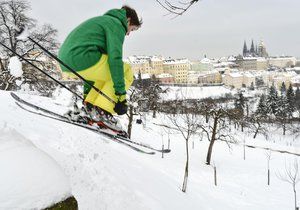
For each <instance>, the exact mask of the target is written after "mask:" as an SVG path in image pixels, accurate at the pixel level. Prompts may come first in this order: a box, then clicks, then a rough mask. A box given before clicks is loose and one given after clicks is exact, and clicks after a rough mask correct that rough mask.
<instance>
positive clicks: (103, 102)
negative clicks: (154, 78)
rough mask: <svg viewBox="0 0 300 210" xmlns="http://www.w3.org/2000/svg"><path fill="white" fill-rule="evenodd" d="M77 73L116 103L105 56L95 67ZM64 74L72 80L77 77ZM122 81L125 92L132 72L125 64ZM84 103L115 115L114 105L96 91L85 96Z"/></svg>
mask: <svg viewBox="0 0 300 210" xmlns="http://www.w3.org/2000/svg"><path fill="white" fill-rule="evenodd" d="M77 73H78V74H79V75H80V76H82V77H83V78H84V79H86V80H89V81H92V82H94V86H95V87H96V88H98V89H99V90H101V91H102V92H103V93H104V94H105V95H107V96H108V97H109V98H111V99H112V100H114V101H115V102H117V100H118V97H117V96H116V95H115V90H114V87H113V85H114V83H113V81H112V78H111V74H110V69H109V64H108V56H107V55H105V54H102V56H101V59H100V60H99V61H98V62H97V63H96V64H95V65H93V66H91V67H90V68H87V69H85V70H82V71H77ZM64 74H67V75H68V76H69V77H72V78H77V76H76V75H74V74H73V73H72V72H64ZM124 80H125V89H126V91H127V90H128V89H129V87H130V86H131V84H132V82H133V72H132V70H131V67H130V65H129V64H126V63H124ZM85 101H86V102H89V103H91V104H93V105H94V106H98V107H100V108H101V109H104V110H105V111H107V112H110V113H112V114H115V111H114V107H115V104H113V103H112V102H111V101H109V100H108V99H106V98H105V97H104V96H102V95H100V94H99V93H97V91H96V90H94V89H93V88H92V89H91V90H90V91H89V93H88V94H87V96H86V98H85Z"/></svg>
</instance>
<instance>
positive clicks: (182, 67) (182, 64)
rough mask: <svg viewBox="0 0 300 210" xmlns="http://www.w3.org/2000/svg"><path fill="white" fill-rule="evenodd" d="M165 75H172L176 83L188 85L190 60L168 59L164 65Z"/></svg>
mask: <svg viewBox="0 0 300 210" xmlns="http://www.w3.org/2000/svg"><path fill="white" fill-rule="evenodd" d="M163 68H164V73H168V74H171V75H172V76H173V77H174V78H175V83H187V79H188V72H189V70H190V62H189V60H188V59H166V60H164V63H163Z"/></svg>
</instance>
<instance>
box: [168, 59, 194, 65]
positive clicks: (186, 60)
mask: <svg viewBox="0 0 300 210" xmlns="http://www.w3.org/2000/svg"><path fill="white" fill-rule="evenodd" d="M187 63H189V60H188V59H186V58H183V59H167V60H164V64H166V65H168V64H187Z"/></svg>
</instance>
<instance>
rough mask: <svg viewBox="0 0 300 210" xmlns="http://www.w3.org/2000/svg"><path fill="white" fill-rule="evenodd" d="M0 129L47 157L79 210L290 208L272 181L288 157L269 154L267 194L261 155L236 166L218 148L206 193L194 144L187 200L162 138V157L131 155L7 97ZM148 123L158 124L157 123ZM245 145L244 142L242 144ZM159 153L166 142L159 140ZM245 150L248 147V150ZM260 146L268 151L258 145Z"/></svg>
mask: <svg viewBox="0 0 300 210" xmlns="http://www.w3.org/2000/svg"><path fill="white" fill-rule="evenodd" d="M19 95H20V96H21V97H23V98H24V99H27V100H31V101H35V102H36V104H39V105H43V106H45V107H49V108H52V109H56V111H58V112H60V113H63V112H64V111H65V110H67V109H66V107H65V106H63V105H57V104H53V102H52V101H51V99H48V98H43V97H39V96H32V95H26V94H19ZM0 99H1V101H2V103H1V104H0V110H1V121H0V132H1V130H2V129H3V128H4V127H9V128H12V129H15V130H16V131H18V132H19V133H20V134H22V135H24V136H26V138H28V139H30V140H31V141H32V142H33V144H34V145H35V146H37V147H38V148H40V149H41V150H43V151H45V152H46V153H47V154H49V155H50V156H51V157H53V158H54V159H55V160H56V161H57V162H58V163H59V165H60V166H61V167H62V168H63V170H64V172H65V173H66V175H67V176H68V177H69V178H70V182H71V187H72V193H73V195H74V196H75V197H76V199H77V200H78V203H79V209H84V210H97V209H101V210H102V209H107V210H123V209H124V210H125V209H130V210H140V209H145V210H147V209H153V210H154V209H155V210H163V209H172V210H177V209H178V210H179V209H187V210H198V209H201V210H218V209H222V210H223V209H224V210H233V209H238V210H253V209H255V210H266V209H272V210H274V209H275V210H282V209H292V208H293V194H292V188H291V186H290V185H289V184H287V183H285V182H282V181H281V180H279V179H278V177H277V176H276V173H277V174H278V173H279V172H282V171H284V167H285V164H286V163H289V162H290V161H291V160H294V158H295V157H294V156H293V155H287V154H279V153H273V154H272V160H271V170H272V173H271V186H267V185H266V169H267V168H266V164H267V163H266V157H265V151H263V150H259V149H247V153H246V154H247V158H246V160H245V161H244V160H243V149H242V146H233V147H232V149H231V150H229V149H228V148H227V146H226V144H225V143H223V142H217V143H216V144H215V146H214V153H213V163H214V164H215V165H216V167H217V172H218V186H217V187H216V186H214V185H213V169H212V167H211V166H207V165H205V164H204V161H205V155H206V151H207V147H208V142H207V141H201V142H200V141H198V138H199V137H198V138H197V137H195V138H194V142H195V149H194V150H192V149H191V159H190V174H189V181H188V186H187V193H182V192H181V185H182V181H183V173H184V166H185V148H184V140H183V139H182V138H181V136H180V135H174V134H173V135H170V138H171V149H172V152H171V153H170V154H165V157H164V159H162V158H161V154H156V155H154V156H150V155H144V154H140V153H137V152H135V151H133V150H131V149H129V148H127V147H125V146H123V145H120V144H118V143H115V142H112V141H111V140H109V139H108V138H106V137H103V136H100V135H98V134H96V133H93V132H90V131H87V130H85V129H84V128H79V127H76V126H73V125H68V124H65V123H62V122H58V121H55V120H51V119H47V118H43V117H41V116H37V115H34V114H31V113H29V112H25V111H24V110H21V109H20V108H18V107H17V105H16V104H15V103H14V100H13V99H12V98H11V97H10V95H9V92H3V91H1V92H0ZM148 119H149V120H148V121H147V127H148V128H147V130H144V129H143V126H142V125H134V128H133V129H134V132H133V139H135V140H137V141H142V142H145V143H148V144H150V145H152V146H155V147H161V142H162V135H161V133H162V132H161V131H160V129H159V128H157V126H155V125H153V124H152V123H151V122H150V121H151V120H150V117H148ZM155 121H158V122H160V121H164V119H163V118H161V120H160V119H157V120H155ZM249 139H250V140H249V142H251V140H252V139H251V137H249ZM163 141H164V145H165V146H166V145H167V135H166V134H165V135H164V136H163ZM249 142H248V143H249ZM258 142H259V143H260V144H262V145H269V146H270V145H271V146H272V145H274V146H278V147H280V144H272V143H270V142H267V143H266V144H264V143H263V142H264V141H258Z"/></svg>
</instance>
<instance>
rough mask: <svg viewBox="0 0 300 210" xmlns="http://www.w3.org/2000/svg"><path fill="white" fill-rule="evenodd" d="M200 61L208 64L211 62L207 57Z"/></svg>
mask: <svg viewBox="0 0 300 210" xmlns="http://www.w3.org/2000/svg"><path fill="white" fill-rule="evenodd" d="M200 62H201V63H204V64H208V63H211V60H210V59H209V58H203V59H202V60H201V61H200Z"/></svg>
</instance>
